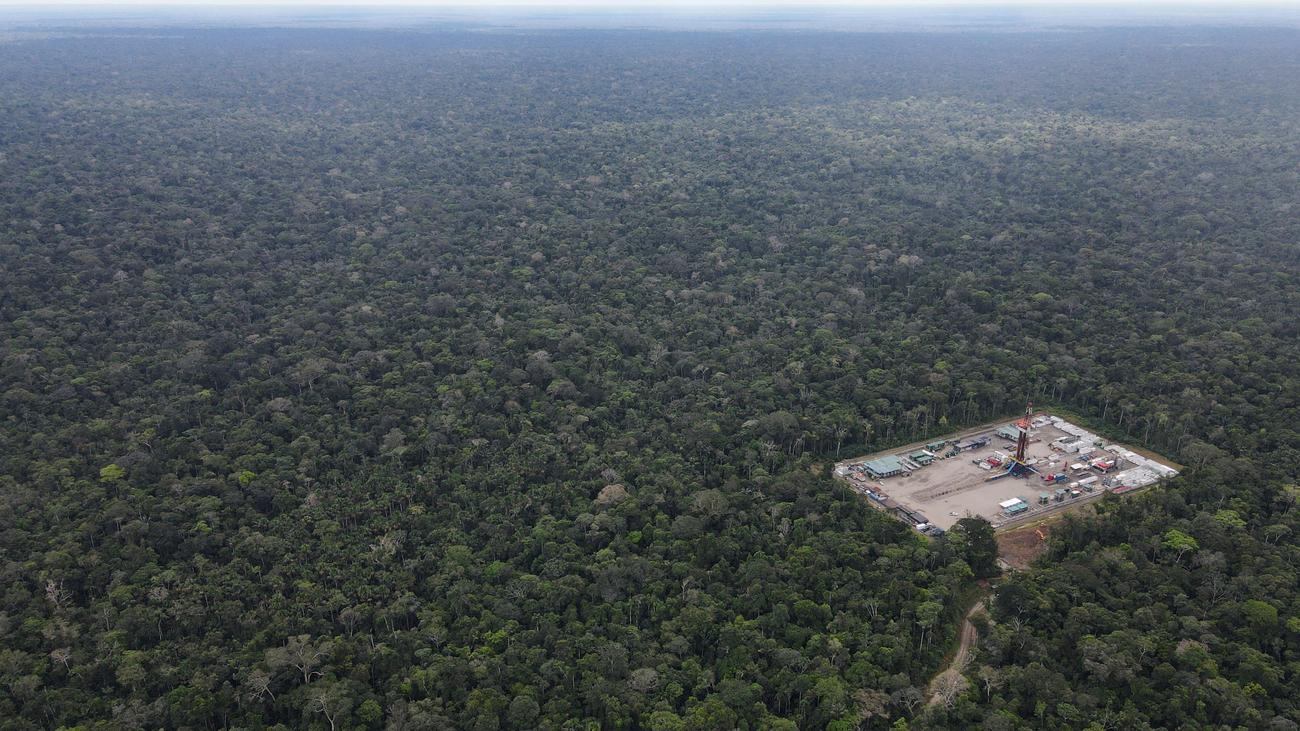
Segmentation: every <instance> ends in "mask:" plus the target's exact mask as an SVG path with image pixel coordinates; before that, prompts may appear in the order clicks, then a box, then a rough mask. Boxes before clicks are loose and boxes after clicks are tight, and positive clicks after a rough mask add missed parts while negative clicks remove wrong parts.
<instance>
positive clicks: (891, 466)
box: [864, 456, 903, 480]
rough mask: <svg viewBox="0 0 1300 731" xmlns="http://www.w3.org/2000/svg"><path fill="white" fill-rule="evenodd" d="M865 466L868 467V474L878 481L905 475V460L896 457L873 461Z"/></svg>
mask: <svg viewBox="0 0 1300 731" xmlns="http://www.w3.org/2000/svg"><path fill="white" fill-rule="evenodd" d="M864 466H865V467H866V470H867V474H869V475H871V476H872V477H874V478H876V479H877V480H879V479H883V478H885V477H893V476H894V475H901V474H902V473H903V460H901V459H899V458H898V457H894V456H889V457H881V458H880V459H873V460H871V461H870V462H868V463H866V465H864Z"/></svg>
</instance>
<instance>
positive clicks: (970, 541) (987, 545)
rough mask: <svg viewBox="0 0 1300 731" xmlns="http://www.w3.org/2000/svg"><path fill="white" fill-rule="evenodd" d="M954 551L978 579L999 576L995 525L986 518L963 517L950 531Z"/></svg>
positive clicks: (950, 541)
mask: <svg viewBox="0 0 1300 731" xmlns="http://www.w3.org/2000/svg"><path fill="white" fill-rule="evenodd" d="M948 542H949V543H950V544H952V548H953V552H954V553H956V555H957V556H959V557H960V558H961V559H962V560H964V561H965V562H966V563H967V564H968V565H969V566H970V568H971V571H972V572H974V574H975V578H977V579H990V578H993V577H994V576H997V575H998V573H999V569H998V542H997V539H995V538H994V537H993V526H992V525H990V524H989V522H988V521H987V520H985V519H984V518H978V517H976V518H962V519H961V520H959V521H957V523H956V524H955V525H953V527H952V530H950V531H948Z"/></svg>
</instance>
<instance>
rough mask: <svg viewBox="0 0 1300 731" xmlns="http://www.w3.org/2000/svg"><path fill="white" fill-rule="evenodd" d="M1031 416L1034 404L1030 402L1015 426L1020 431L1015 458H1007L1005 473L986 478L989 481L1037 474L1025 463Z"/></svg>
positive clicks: (1036, 471)
mask: <svg viewBox="0 0 1300 731" xmlns="http://www.w3.org/2000/svg"><path fill="white" fill-rule="evenodd" d="M1033 414H1034V404H1033V402H1032V401H1031V402H1029V403H1028V404H1026V405H1025V415H1024V417H1023V418H1021V419H1020V421H1017V422H1016V426H1017V427H1019V429H1020V436H1019V437H1018V438H1017V439H1016V454H1015V456H1014V457H1008V458H1007V460H1006V462H1004V464H1005V465H1006V467H1007V470H1006V472H1001V473H999V474H996V475H993V476H992V477H990V478H988V479H989V480H998V479H1001V478H1003V477H1024V476H1026V475H1029V474H1031V473H1032V474H1038V470H1036V469H1034V468H1033V467H1032V466H1031V465H1030V464H1029V463H1027V462H1026V461H1025V450H1026V448H1028V447H1029V420H1030V417H1032V416H1033Z"/></svg>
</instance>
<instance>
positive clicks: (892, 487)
mask: <svg viewBox="0 0 1300 731" xmlns="http://www.w3.org/2000/svg"><path fill="white" fill-rule="evenodd" d="M1010 423H1011V422H995V423H993V424H989V425H987V426H986V427H983V428H980V429H975V430H970V431H967V432H964V433H963V435H962V436H963V438H964V439H971V438H977V437H981V436H987V437H988V438H989V441H988V444H986V445H984V446H981V447H978V448H975V449H972V450H968V451H962V452H960V453H958V454H956V455H954V456H945V455H949V454H950V453H951V450H952V446H951V442H949V443H948V444H946V445H945V446H944V447H943V448H941V449H936V450H934V453H935V455H936V457H935V459H934V461H933V462H932V463H931V464H929V465H923V466H919V468H918V469H909V471H906V472H904V473H903V474H901V475H898V476H894V477H886V478H883V479H875V478H872V477H870V476H869V475H868V474H866V473H865V472H863V471H862V465H863V464H865V463H866V462H867V461H869V460H873V459H878V458H880V457H886V456H889V455H896V456H904V455H909V454H912V453H914V452H916V451H917V450H918V449H920V447H921V446H922V445H914V446H912V447H905V448H901V449H892V450H889V451H887V452H881V453H878V454H873V455H868V456H866V457H859V458H856V459H852V460H846V461H844V462H841V463H839V464H838V465H837V466H836V474H837V475H839V476H840V477H841V478H843V479H846V480H847V481H848V482H849V484H850V485H851V486H853V487H854V489H855V490H857V491H858V492H859V493H862V494H863V495H865V496H867V497H869V499H870V500H871V502H872V504H874V505H875V506H876V507H878V508H881V509H884V510H888V511H890V512H892V513H894V514H895V515H897V516H898V517H899V518H900V519H903V520H906V521H908V522H912V523H916V522H922V521H924V522H927V523H929V524H931V525H935V526H938V527H939V528H942V529H944V530H947V529H948V528H950V527H952V525H953V524H954V523H956V522H957V521H958V520H960V519H961V518H963V517H966V516H975V515H978V516H983V517H984V518H986V519H988V520H989V522H991V523H993V525H994V527H1006V526H1010V525H1013V524H1020V523H1024V522H1026V521H1030V520H1035V519H1037V518H1041V517H1044V516H1046V515H1050V514H1052V513H1055V512H1059V511H1061V510H1063V509H1066V508H1068V507H1069V506H1071V505H1077V504H1079V503H1082V502H1086V501H1089V500H1094V499H1097V498H1099V497H1101V496H1102V495H1103V494H1104V493H1105V492H1106V490H1107V489H1108V485H1107V484H1106V483H1107V482H1111V481H1113V480H1114V479H1115V478H1116V476H1119V475H1124V474H1132V473H1130V472H1128V471H1130V470H1133V469H1135V468H1139V467H1143V466H1144V463H1145V462H1146V459H1145V458H1144V457H1142V456H1140V455H1136V454H1134V453H1133V452H1131V451H1130V450H1128V449H1127V448H1125V447H1122V446H1120V445H1112V444H1109V443H1106V445H1105V446H1106V447H1107V448H1105V449H1103V448H1102V447H1101V446H1100V445H1098V444H1097V443H1098V442H1101V441H1102V440H1100V439H1099V438H1096V437H1095V435H1090V437H1091V438H1089V439H1086V440H1084V441H1086V442H1087V446H1086V447H1085V449H1084V453H1087V452H1091V454H1090V455H1089V457H1088V459H1087V460H1081V459H1080V455H1079V454H1078V453H1071V452H1068V451H1061V449H1062V448H1063V445H1059V444H1058V445H1056V447H1054V446H1053V445H1054V443H1055V442H1057V440H1060V439H1062V438H1067V439H1068V438H1070V437H1071V436H1072V435H1071V434H1069V433H1068V431H1066V429H1072V430H1075V431H1076V432H1077V431H1082V430H1079V429H1078V428H1077V427H1075V426H1074V425H1071V424H1069V423H1068V422H1065V423H1061V424H1060V425H1059V426H1058V424H1057V423H1049V421H1048V418H1047V417H1046V416H1045V415H1040V416H1039V417H1038V418H1036V419H1035V424H1036V426H1034V427H1032V428H1031V429H1030V430H1029V435H1030V442H1029V446H1028V448H1027V450H1026V460H1027V461H1028V462H1030V463H1031V464H1032V465H1033V466H1034V468H1035V469H1036V470H1038V472H1039V473H1040V474H1030V475H1028V476H1027V477H1002V478H1000V479H990V478H991V477H994V476H996V475H999V474H1002V473H1003V472H1004V471H1005V468H1002V467H996V466H989V460H990V458H993V459H996V458H998V457H999V456H1003V457H1005V456H1006V455H1011V454H1014V453H1015V449H1016V445H1015V442H1013V441H1011V440H1009V439H1007V438H1004V437H1002V436H999V435H998V434H997V430H998V429H999V428H1000V427H1003V426H1006V425H1007V424H1010ZM1097 459H1105V460H1111V461H1113V462H1114V463H1115V466H1114V468H1113V469H1111V470H1108V471H1106V472H1102V471H1101V470H1100V469H1097V468H1094V467H1092V466H1089V464H1088V463H1089V462H1091V461H1093V460H1097ZM1134 460H1137V461H1134ZM913 464H914V463H913ZM981 464H983V465H985V467H981V466H980V465H981ZM1079 464H1082V465H1083V468H1082V469H1072V468H1071V465H1079ZM1059 473H1064V474H1065V475H1066V480H1065V481H1064V482H1061V483H1054V482H1048V481H1046V480H1044V479H1042V477H1041V474H1051V475H1055V474H1059ZM1094 477H1095V478H1097V479H1095V480H1093V481H1092V482H1091V484H1090V485H1082V484H1076V483H1079V482H1080V481H1081V480H1083V481H1086V480H1087V479H1088V478H1094ZM1089 487H1091V488H1092V489H1091V490H1089V489H1088V488H1089ZM1109 487H1110V488H1113V489H1114V491H1116V492H1121V491H1123V490H1124V489H1126V486H1125V485H1121V484H1114V485H1111V486H1109ZM1061 488H1064V489H1065V492H1064V493H1063V494H1061V495H1059V496H1058V493H1057V491H1058V490H1059V489H1061ZM1044 494H1046V496H1047V497H1046V502H1045V503H1044V502H1043V498H1042V495H1044ZM1015 498H1020V499H1021V500H1023V501H1024V502H1025V503H1026V504H1027V505H1028V506H1029V508H1028V510H1025V511H1023V512H1019V513H1008V512H1007V511H1005V510H1004V509H1003V508H1002V507H1001V506H1000V504H1001V503H1003V502H1004V501H1007V500H1011V499H1015Z"/></svg>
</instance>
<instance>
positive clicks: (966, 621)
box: [926, 598, 984, 706]
mask: <svg viewBox="0 0 1300 731" xmlns="http://www.w3.org/2000/svg"><path fill="white" fill-rule="evenodd" d="M983 609H984V600H983V599H982V598H981V599H980V600H979V601H977V602H975V603H974V604H973V605H971V608H970V610H968V611H967V612H966V616H965V617H964V618H962V622H961V634H960V635H959V639H958V642H957V652H956V654H954V655H953V656H952V662H950V663H948V667H946V668H944V669H943V670H942V671H940V672H939V674H938V675H936V676H934V679H933V680H931V681H930V687H929V688H928V689H926V695H927V696H928V699H927V701H926V705H930V706H933V705H936V704H938V703H940V702H942V701H943V700H944V698H945V696H950V695H951V694H952V693H954V692H960V690H961V689H962V687H963V685H964V678H963V677H962V675H963V674H964V673H965V672H966V666H967V665H969V664H970V651H971V648H972V647H974V646H975V640H976V638H978V637H979V633H978V632H976V631H975V623H974V622H972V621H971V617H974V616H975V614H976V613H977V612H980V611H981V610H983Z"/></svg>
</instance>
